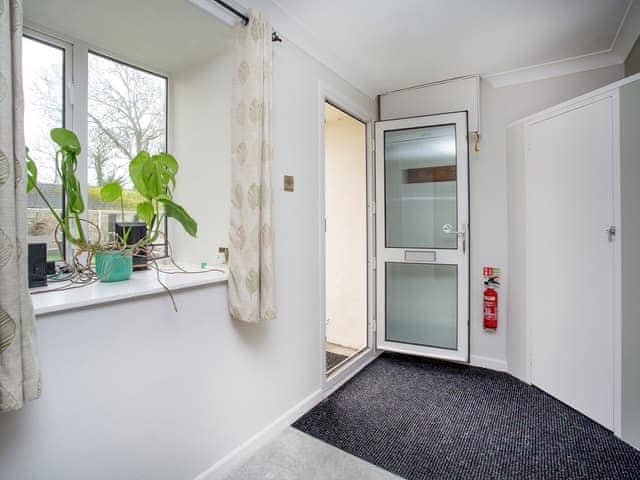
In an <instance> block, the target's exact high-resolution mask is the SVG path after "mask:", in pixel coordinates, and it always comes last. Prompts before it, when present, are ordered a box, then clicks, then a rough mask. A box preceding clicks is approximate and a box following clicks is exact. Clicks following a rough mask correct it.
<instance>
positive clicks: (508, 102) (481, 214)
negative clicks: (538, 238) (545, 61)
mask: <svg viewBox="0 0 640 480" xmlns="http://www.w3.org/2000/svg"><path fill="white" fill-rule="evenodd" d="M622 76H623V66H622V65H617V66H613V67H607V68H602V69H598V70H592V71H589V72H582V73H576V74H573V75H566V76H563V77H556V78H551V79H546V80H540V81H536V82H530V83H525V84H520V85H512V86H507V87H501V88H493V87H492V86H491V85H490V83H489V82H487V81H484V80H483V81H482V82H481V86H480V94H481V98H480V105H481V106H480V116H481V134H482V139H481V142H480V145H479V147H480V153H475V152H473V142H472V143H471V150H472V151H471V155H470V157H469V170H470V173H469V176H470V203H471V212H470V213H471V250H470V252H471V308H470V311H471V331H470V336H471V356H472V357H471V360H472V362H473V361H474V360H475V363H478V364H482V363H483V361H484V359H492V360H490V361H489V362H488V363H487V365H489V366H491V365H492V364H494V363H495V362H494V360H495V361H497V362H498V363H497V365H499V363H500V362H505V360H506V328H508V324H509V320H508V318H506V313H507V308H506V306H507V305H506V301H505V300H506V299H507V290H508V288H519V286H518V285H513V284H512V283H511V282H510V280H509V271H508V265H507V259H508V250H507V249H508V232H507V169H506V127H507V125H509V124H510V123H511V122H514V121H515V120H518V119H520V118H522V117H525V116H527V115H530V114H532V113H535V112H537V111H540V110H543V109H544V108H547V107H550V106H553V105H555V104H557V103H560V102H562V101H564V100H568V99H570V98H572V97H575V96H578V95H581V94H583V93H586V92H589V91H591V90H594V89H596V88H598V87H601V86H604V85H607V84H608V83H611V82H614V81H616V80H619V79H620V78H622ZM483 265H495V266H499V267H503V274H504V275H503V279H502V280H503V284H502V286H501V288H500V292H499V293H500V305H499V312H498V315H499V320H498V329H497V331H496V332H490V331H485V330H484V329H483V328H482V289H483V285H482V282H481V279H482V266H483ZM502 366H504V364H503V365H502Z"/></svg>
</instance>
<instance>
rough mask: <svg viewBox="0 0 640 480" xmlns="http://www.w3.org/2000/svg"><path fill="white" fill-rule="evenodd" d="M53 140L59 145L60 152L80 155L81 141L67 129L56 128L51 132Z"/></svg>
mask: <svg viewBox="0 0 640 480" xmlns="http://www.w3.org/2000/svg"><path fill="white" fill-rule="evenodd" d="M50 134H51V140H53V141H54V142H55V143H57V144H58V146H59V147H60V150H63V151H65V152H69V153H73V154H74V155H78V154H80V140H78V137H77V136H76V134H75V133H73V132H72V131H71V130H67V129H66V128H54V129H52V130H51V133H50Z"/></svg>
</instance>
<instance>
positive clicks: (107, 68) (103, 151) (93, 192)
mask: <svg viewBox="0 0 640 480" xmlns="http://www.w3.org/2000/svg"><path fill="white" fill-rule="evenodd" d="M88 88H89V99H88V101H89V105H88V107H89V110H88V113H89V115H88V116H89V132H88V133H89V138H88V140H89V144H88V160H89V215H88V218H89V220H91V221H93V222H95V223H96V224H97V225H99V227H100V230H101V232H102V235H103V240H114V239H115V222H116V221H117V222H120V221H122V214H121V208H120V204H119V203H118V202H116V203H112V204H108V203H103V202H102V201H100V193H99V190H100V187H101V186H102V185H104V184H105V183H109V182H112V181H119V182H120V183H121V184H122V185H123V187H124V188H125V193H124V210H125V215H124V220H125V221H134V220H137V219H136V212H135V206H136V205H137V203H138V202H139V201H141V197H140V196H139V195H138V194H137V193H136V192H135V191H133V190H132V185H131V182H130V179H129V171H128V166H129V162H130V161H131V160H132V159H133V158H134V157H135V156H136V155H137V154H138V152H140V151H141V150H146V151H148V152H149V153H152V154H153V153H158V152H163V151H166V138H167V132H166V108H167V106H166V96H167V80H166V79H165V78H163V77H160V76H158V75H153V74H151V73H148V72H145V71H143V70H140V69H137V68H133V67H131V66H129V65H125V64H122V63H119V62H116V61H114V60H111V59H108V58H105V57H102V56H100V55H96V54H93V53H89V85H88ZM104 237H106V238H104ZM160 253H161V254H164V249H162V252H159V254H160Z"/></svg>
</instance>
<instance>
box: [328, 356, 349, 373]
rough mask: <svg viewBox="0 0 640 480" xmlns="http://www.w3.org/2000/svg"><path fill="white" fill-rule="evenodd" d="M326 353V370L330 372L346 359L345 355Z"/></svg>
mask: <svg viewBox="0 0 640 480" xmlns="http://www.w3.org/2000/svg"><path fill="white" fill-rule="evenodd" d="M326 353H327V370H331V369H332V368H333V367H335V366H336V365H338V364H339V363H340V362H342V361H343V360H346V359H347V356H346V355H340V354H339V353H333V352H326Z"/></svg>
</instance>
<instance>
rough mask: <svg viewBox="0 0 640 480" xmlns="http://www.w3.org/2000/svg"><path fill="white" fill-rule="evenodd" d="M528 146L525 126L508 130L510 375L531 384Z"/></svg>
mask: <svg viewBox="0 0 640 480" xmlns="http://www.w3.org/2000/svg"><path fill="white" fill-rule="evenodd" d="M524 157H525V143H524V124H523V123H518V124H515V125H513V126H510V127H509V128H508V129H507V159H508V162H507V182H508V188H507V212H508V215H509V217H508V223H509V251H508V264H509V298H508V299H507V297H506V296H503V297H502V298H503V299H504V300H505V301H506V305H505V307H506V309H507V318H508V319H509V323H508V327H509V330H508V331H507V335H506V337H507V344H506V348H507V352H506V353H507V365H508V367H509V373H511V374H512V375H514V376H516V377H518V378H519V379H520V380H523V381H525V382H528V381H529V377H528V370H527V363H528V362H527V359H528V358H529V355H528V354H527V328H526V322H525V318H524V312H526V305H527V284H526V279H527V275H526V272H527V271H526V260H527V255H526V254H527V251H526V246H527V242H526V236H525V234H526V221H525V214H524V212H525V211H526V210H525V208H526V197H525V174H524V172H525V167H524Z"/></svg>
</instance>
